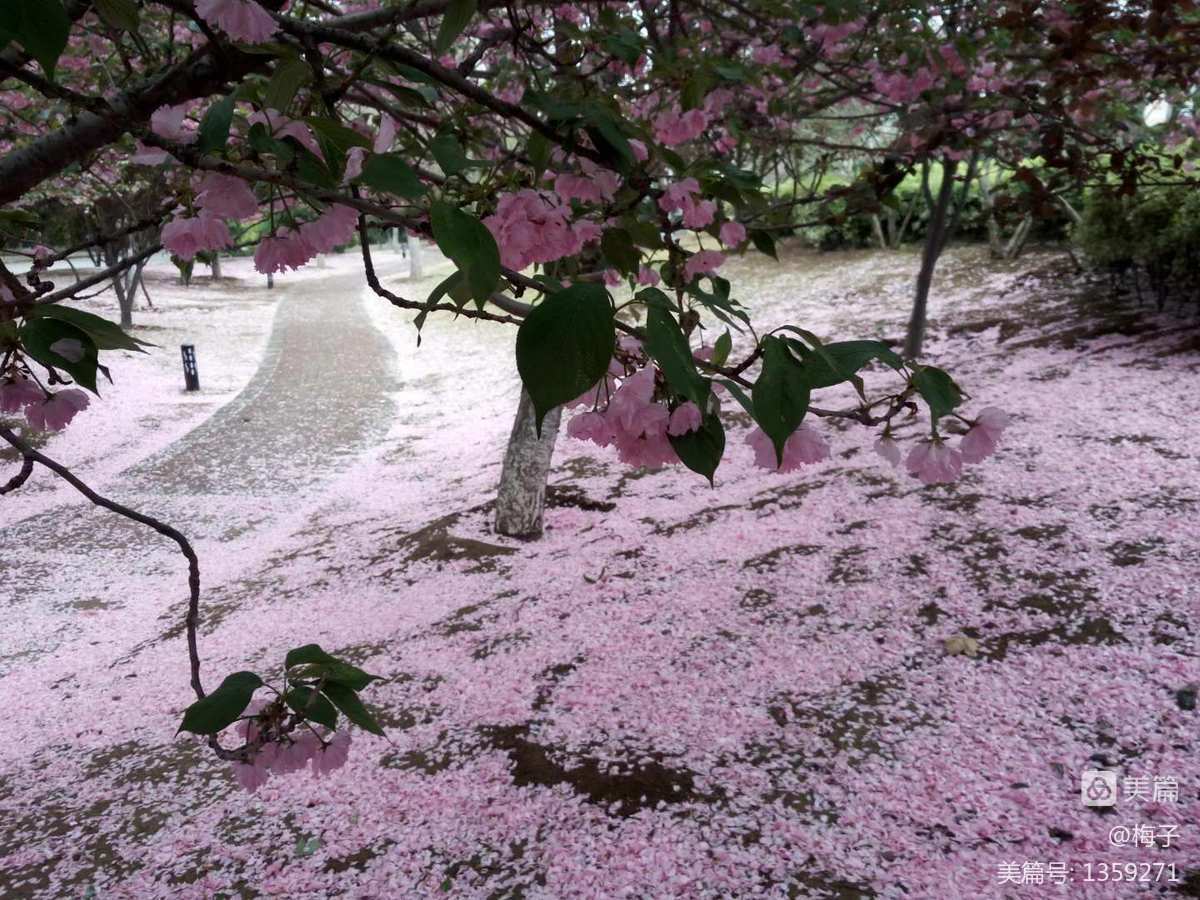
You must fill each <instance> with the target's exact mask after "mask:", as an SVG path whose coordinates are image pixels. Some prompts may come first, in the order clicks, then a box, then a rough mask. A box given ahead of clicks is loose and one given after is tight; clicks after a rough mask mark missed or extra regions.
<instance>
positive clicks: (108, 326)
mask: <svg viewBox="0 0 1200 900" xmlns="http://www.w3.org/2000/svg"><path fill="white" fill-rule="evenodd" d="M39 316H40V317H42V318H45V319H56V320H58V321H59V322H66V323H68V324H70V325H74V326H75V327H76V328H78V329H79V330H80V331H83V332H85V333H86V334H87V336H88V337H90V338H91V339H92V342H93V343H94V344H95V345H96V349H97V350H136V351H137V352H138V353H145V352H146V351H145V350H143V349H142V347H153V346H154V344H151V343H148V342H146V341H139V340H138V339H137V338H134V337H130V336H129V335H128V334H126V333H125V332H124V331H122V330H121V328H120V326H119V325H116V324H114V323H113V322H110V321H108V319H104V318H101V317H100V316H97V315H93V314H92V313H90V312H84V311H83V310H82V309H74V308H72V307H70V306H60V305H59V304H57V303H42V304H39V305H37V306H35V307H34V308H33V309H31V310H30V311H29V316H28V318H30V319H33V318H37V317H39Z"/></svg>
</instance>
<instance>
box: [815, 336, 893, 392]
mask: <svg viewBox="0 0 1200 900" xmlns="http://www.w3.org/2000/svg"><path fill="white" fill-rule="evenodd" d="M822 349H823V350H824V351H825V352H824V354H819V353H816V352H813V351H808V352H806V353H804V369H805V371H806V372H807V375H808V383H809V386H810V387H812V388H823V387H829V386H830V385H834V384H840V383H841V382H843V381H849V380H850V379H851V378H853V377H854V374H855V373H856V372H857V371H858V370H859V369H861V368H862V367H863V366H865V365H866V364H867V363H869V362H870V361H871V360H873V359H878V360H880V361H881V362H884V363H886V364H887V365H889V366H891V367H892V368H893V369H899V368H900V367H901V366H902V365H904V361H903V360H902V359H901V358H900V357H899V356H897V355H896V353H895V352H893V351H892V349H891V348H890V347H888V345H887V344H885V343H883V342H882V341H838V342H837V343H833V344H825V345H824V346H823V348H822ZM831 363H832V365H831Z"/></svg>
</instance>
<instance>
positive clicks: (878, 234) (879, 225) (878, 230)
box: [871, 213, 888, 250]
mask: <svg viewBox="0 0 1200 900" xmlns="http://www.w3.org/2000/svg"><path fill="white" fill-rule="evenodd" d="M871 230H872V231H874V232H875V240H876V241H877V242H878V244H879V249H880V250H886V249H887V248H888V241H887V238H886V237H884V236H883V222H882V221H881V220H880V218H879V215H878V214H877V213H872V214H871Z"/></svg>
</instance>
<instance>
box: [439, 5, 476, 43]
mask: <svg viewBox="0 0 1200 900" xmlns="http://www.w3.org/2000/svg"><path fill="white" fill-rule="evenodd" d="M478 8H479V4H478V2H477V0H450V5H449V6H447V7H446V12H445V13H443V15H442V24H441V26H440V27H439V28H438V33H437V38H436V39H435V40H434V42H433V46H434V49H435V50H437V52H438V53H439V54H441V53H445V52H446V51H447V50H449V49H450V45H451V44H453V43H454V39H455V38H456V37H458V36H459V35H460V34H462V32H463V29H464V28H466V27H467V25H469V24H470V22H471V17H472V16H474V15H475V12H476V10H477V9H478Z"/></svg>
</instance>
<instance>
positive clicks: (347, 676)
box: [322, 661, 379, 691]
mask: <svg viewBox="0 0 1200 900" xmlns="http://www.w3.org/2000/svg"><path fill="white" fill-rule="evenodd" d="M322 674H323V675H324V676H325V681H326V687H328V686H329V685H330V684H340V685H343V686H345V687H348V688H350V689H351V690H355V691H361V690H362V689H363V688H365V687H366V686H367V685H368V684H370V683H371V682H372V681H378V680H379V676H378V675H368V674H367V673H366V672H364V671H363V670H362V669H360V668H359V667H358V666H352V665H350V663H347V662H341V661H338V662H336V663H333V664H332V665H328V666H325V667H324V669H323V670H322Z"/></svg>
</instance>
